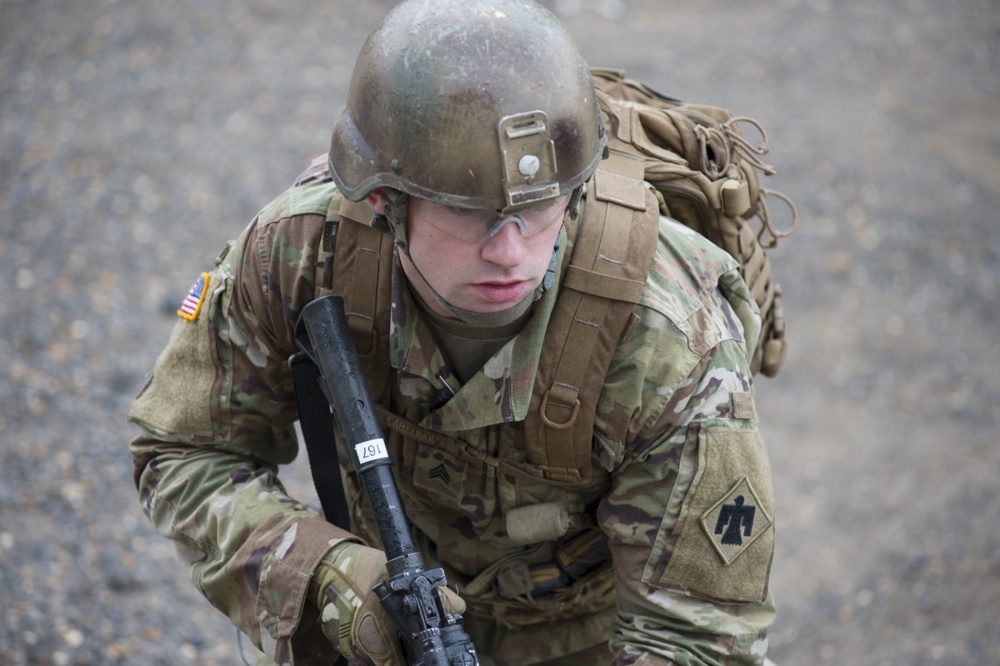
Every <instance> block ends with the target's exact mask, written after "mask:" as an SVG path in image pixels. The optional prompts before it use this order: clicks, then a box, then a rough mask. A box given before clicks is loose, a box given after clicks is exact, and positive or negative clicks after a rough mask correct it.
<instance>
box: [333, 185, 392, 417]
mask: <svg viewBox="0 0 1000 666" xmlns="http://www.w3.org/2000/svg"><path fill="white" fill-rule="evenodd" d="M339 215H340V224H339V226H338V229H337V247H336V250H335V257H334V262H333V284H332V290H333V292H334V293H339V294H341V296H343V298H344V314H345V315H346V316H347V324H348V326H349V327H350V329H351V333H352V334H353V335H354V344H355V346H356V347H357V349H358V355H359V356H360V358H361V363H362V366H363V367H364V369H365V375H366V376H367V377H368V384H369V386H370V387H371V390H372V395H374V396H376V398H377V397H379V396H381V395H382V392H383V391H384V389H385V387H386V386H387V385H388V381H389V357H388V353H387V352H386V348H385V345H386V344H387V342H388V338H387V335H388V331H389V312H390V308H391V303H390V300H391V286H390V285H391V282H392V237H391V236H389V235H388V234H384V233H382V232H380V231H376V230H375V229H373V228H372V227H371V219H372V215H373V212H372V209H371V207H369V206H368V204H367V203H365V202H364V201H348V200H344V201H343V203H341V205H340V212H339ZM380 343H381V344H382V349H381V353H376V352H377V351H378V350H379V344H380Z"/></svg>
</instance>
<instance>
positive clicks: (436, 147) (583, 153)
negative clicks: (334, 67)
mask: <svg viewBox="0 0 1000 666" xmlns="http://www.w3.org/2000/svg"><path fill="white" fill-rule="evenodd" d="M606 143H607V142H606V138H605V136H604V129H603V125H602V123H601V116H600V112H599V110H598V106H597V101H596V98H595V94H594V87H593V82H592V80H591V77H590V72H589V70H588V68H587V65H586V62H585V61H584V59H583V57H582V55H581V53H580V50H579V48H578V46H577V45H576V43H575V42H574V41H573V39H572V38H571V37H570V36H569V34H568V32H567V31H566V29H565V28H564V27H563V25H562V24H561V23H560V22H559V20H558V19H557V18H556V17H555V16H553V15H552V14H551V13H550V12H549V11H548V10H546V9H544V8H543V7H540V6H539V5H537V4H535V3H533V2H530V1H528V0H407V1H406V2H403V3H401V4H400V5H398V6H397V7H396V8H395V9H393V10H392V11H391V12H390V13H389V14H388V15H387V16H386V17H385V19H384V20H383V21H382V23H381V24H380V25H379V26H378V27H377V28H376V29H375V31H374V32H373V33H372V34H371V35H370V36H369V37H368V40H367V41H366V43H365V45H364V46H363V47H362V50H361V53H360V55H359V56H358V60H357V63H356V64H355V68H354V74H353V77H352V79H351V85H350V91H349V95H348V101H347V105H346V108H345V109H344V111H343V113H342V114H341V115H340V117H339V118H338V120H337V121H336V123H335V125H334V129H333V138H332V140H331V149H330V168H331V172H332V175H333V179H334V181H335V182H336V184H337V186H338V188H339V189H340V191H341V192H343V194H344V196H346V197H347V198H348V199H351V200H353V201H359V200H361V199H364V198H365V197H366V196H367V195H368V194H370V193H371V192H372V191H374V190H375V189H377V188H383V189H387V190H389V191H397V192H399V193H402V194H404V195H409V196H415V197H419V198H421V199H426V200H429V201H432V202H434V203H439V204H443V205H447V206H452V207H454V208H464V209H488V210H495V211H498V212H501V213H511V212H515V211H518V210H521V209H524V208H528V207H535V206H539V205H544V204H545V203H546V202H549V201H550V200H552V199H555V198H556V197H558V196H560V195H562V194H567V193H570V192H573V191H574V190H577V189H578V188H579V187H580V186H581V185H582V184H583V183H584V182H586V181H587V179H589V178H590V176H591V174H592V173H593V172H594V170H595V169H596V167H597V164H598V162H599V161H600V160H601V158H602V156H603V154H604V152H605V150H606Z"/></svg>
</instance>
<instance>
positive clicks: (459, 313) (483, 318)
mask: <svg viewBox="0 0 1000 666" xmlns="http://www.w3.org/2000/svg"><path fill="white" fill-rule="evenodd" d="M400 249H401V250H402V251H403V252H405V253H406V258H407V259H409V261H410V264H411V265H412V266H413V268H414V269H415V270H416V271H417V275H419V276H420V279H421V280H422V281H423V283H424V285H426V287H427V289H428V290H429V291H430V292H431V294H433V295H434V298H435V300H437V302H438V303H440V304H441V307H443V308H444V309H445V310H447V311H448V312H450V313H451V314H452V316H454V317H455V318H456V319H458V320H459V321H462V322H465V323H466V324H469V325H470V326H476V327H478V328H496V327H498V326H506V325H507V324H512V323H513V322H515V321H517V320H518V319H520V318H521V316H522V315H524V313H525V312H527V311H528V308H530V307H531V306H532V304H533V303H534V302H535V301H537V300H538V299H539V298H541V297H542V294H543V293H544V292H545V290H546V289H548V288H549V287H551V286H552V279H551V278H550V273H551V274H552V275H553V276H554V275H555V263H556V253H557V252H558V251H559V237H558V236H557V237H556V245H555V248H554V249H553V250H552V259H551V261H550V262H549V270H548V271H546V273H545V278H544V279H543V280H542V282H541V284H539V285H538V286H537V287H535V289H534V290H533V291H532V292H531V293H530V294H528V295H527V296H525V297H524V298H522V299H521V300H520V301H518V302H517V303H516V304H514V305H512V306H511V307H509V308H507V309H506V310H500V311H498V312H474V311H473V310H465V309H462V308H459V307H457V306H454V305H452V304H451V303H449V302H448V301H446V300H445V298H444V296H442V295H441V294H439V293H438V292H437V290H436V289H435V288H434V286H433V285H431V283H430V282H428V280H427V278H426V277H424V273H423V271H421V270H420V267H419V266H417V262H416V261H414V260H413V255H411V254H410V250H409V248H407V247H405V246H400Z"/></svg>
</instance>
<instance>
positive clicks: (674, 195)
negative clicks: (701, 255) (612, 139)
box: [591, 68, 798, 377]
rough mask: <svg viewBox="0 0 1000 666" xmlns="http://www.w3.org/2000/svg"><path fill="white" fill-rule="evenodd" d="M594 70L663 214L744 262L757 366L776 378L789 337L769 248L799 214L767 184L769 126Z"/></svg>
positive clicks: (620, 133) (606, 104)
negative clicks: (778, 212)
mask: <svg viewBox="0 0 1000 666" xmlns="http://www.w3.org/2000/svg"><path fill="white" fill-rule="evenodd" d="M591 73H592V75H593V77H594V85H595V86H596V87H597V89H598V91H599V97H601V96H602V97H603V103H602V106H603V107H604V109H605V111H606V112H611V113H613V114H614V115H615V116H616V118H617V121H618V124H617V127H616V128H613V129H614V130H615V131H617V134H618V137H619V138H620V139H621V141H622V142H624V143H625V144H626V145H631V146H633V147H634V149H635V150H636V151H637V153H638V154H640V155H642V156H643V157H644V159H645V179H646V181H648V182H649V183H651V184H652V185H653V186H654V187H655V188H656V190H657V191H658V192H659V193H660V195H661V196H662V197H663V202H662V203H663V209H662V212H663V213H664V214H666V215H668V216H669V217H672V218H673V219H675V220H677V221H678V222H681V223H682V224H684V225H686V226H688V227H690V228H692V229H694V230H695V231H697V232H698V233H700V234H702V235H703V236H705V237H707V238H708V239H709V240H711V241H712V242H713V243H715V244H716V245H718V246H719V247H721V248H722V249H724V250H725V251H726V252H728V253H729V254H731V255H732V256H733V257H734V258H735V259H736V260H737V261H739V262H740V265H741V266H742V275H743V279H744V280H745V281H746V283H747V285H748V286H749V287H750V292H751V294H753V297H754V300H755V301H756V302H757V306H758V307H759V308H760V314H761V319H762V320H763V328H762V330H761V336H760V340H759V341H758V344H757V349H756V350H754V354H753V363H752V366H751V370H752V371H753V372H754V373H757V372H760V373H761V374H763V375H765V376H767V377H774V376H776V375H777V374H778V372H779V370H780V369H781V366H782V364H783V363H784V360H785V356H786V352H787V342H786V338H785V317H784V313H783V308H782V299H781V287H780V285H778V283H777V282H775V281H774V280H773V278H772V275H771V263H770V260H769V258H768V256H767V254H766V250H769V249H772V248H774V247H776V246H777V243H778V240H779V239H781V238H784V237H785V236H788V235H789V234H791V233H792V231H794V230H795V227H796V225H797V223H798V217H797V211H796V209H795V205H794V204H793V203H792V201H791V200H790V199H789V198H788V197H786V196H785V195H784V194H781V193H780V192H776V191H774V190H769V189H765V188H764V187H763V186H762V185H761V175H766V176H770V175H773V174H774V173H775V171H774V168H773V167H771V166H769V165H767V164H765V163H764V162H763V161H762V160H761V157H762V156H763V155H765V154H766V153H767V152H768V147H767V135H766V134H765V133H764V130H763V128H762V127H761V126H760V124H759V123H757V122H756V121H754V120H752V119H750V118H747V117H742V116H741V117H737V116H734V115H733V114H732V113H731V112H729V111H728V110H726V109H723V108H720V107H716V106H708V105H704V104H689V103H685V102H681V101H680V100H677V99H674V98H672V97H669V96H667V95H664V94H662V93H659V92H657V91H656V90H654V89H652V88H650V87H649V86H646V85H645V84H642V83H639V82H637V81H633V80H631V79H627V78H625V73H624V72H623V71H621V70H614V69H598V68H595V69H592V70H591ZM612 122H614V119H613V121H612ZM744 123H745V124H749V125H751V126H753V127H754V128H756V130H757V131H758V132H759V133H760V134H761V137H762V142H761V144H760V145H759V146H754V145H752V144H751V142H750V141H749V140H748V139H747V138H746V137H745V136H744V135H743V132H742V130H741V128H740V126H741V124H744ZM768 196H773V197H776V198H778V199H779V200H781V201H783V202H784V203H785V204H786V205H787V206H788V208H789V210H790V212H791V218H792V219H791V223H790V224H789V226H788V228H787V229H785V230H781V231H779V230H778V229H776V228H775V226H774V224H773V223H772V220H771V216H770V212H769V209H768V207H767V197H768ZM755 221H756V223H757V226H758V227H759V228H758V229H757V230H756V231H754V229H753V227H754V226H755V225H754V222H755Z"/></svg>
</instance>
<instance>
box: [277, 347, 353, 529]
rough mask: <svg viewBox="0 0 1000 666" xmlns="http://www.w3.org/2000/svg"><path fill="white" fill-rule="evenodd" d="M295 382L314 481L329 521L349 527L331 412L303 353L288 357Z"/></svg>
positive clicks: (316, 370)
mask: <svg viewBox="0 0 1000 666" xmlns="http://www.w3.org/2000/svg"><path fill="white" fill-rule="evenodd" d="M289 363H290V364H291V366H292V378H293V381H294V382H295V401H296V403H298V407H299V425H300V427H301V428H302V439H304V440H305V442H306V451H308V453H309V469H310V471H311V472H312V480H313V485H314V486H316V494H317V495H318V496H319V503H320V505H321V506H322V508H323V514H324V515H325V516H326V519H327V521H328V522H330V523H333V524H334V525H336V526H337V527H339V528H341V529H343V530H347V531H348V532H350V531H351V520H350V511H349V510H348V508H347V498H346V496H345V494H344V480H343V479H342V478H341V476H340V460H339V456H338V453H337V442H336V440H335V439H334V435H333V416H332V414H331V412H330V403H328V402H327V401H326V397H325V396H324V395H323V391H322V389H320V385H319V377H320V373H319V368H317V367H316V364H315V363H313V362H312V361H311V360H309V358H308V357H307V356H306V355H305V354H302V353H299V354H295V355H294V356H292V358H291V359H290V361H289Z"/></svg>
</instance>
